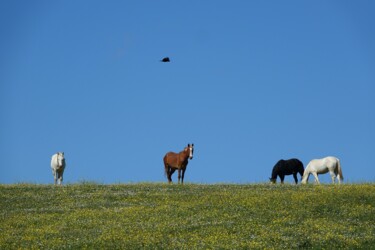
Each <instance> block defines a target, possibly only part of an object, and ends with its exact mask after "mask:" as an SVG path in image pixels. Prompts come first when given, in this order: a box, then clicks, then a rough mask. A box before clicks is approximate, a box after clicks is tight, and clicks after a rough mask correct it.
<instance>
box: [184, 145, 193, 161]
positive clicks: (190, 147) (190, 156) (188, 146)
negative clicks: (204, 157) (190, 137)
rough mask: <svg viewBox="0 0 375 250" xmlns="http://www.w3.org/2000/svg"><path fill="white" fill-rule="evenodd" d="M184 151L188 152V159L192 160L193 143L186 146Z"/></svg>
mask: <svg viewBox="0 0 375 250" xmlns="http://www.w3.org/2000/svg"><path fill="white" fill-rule="evenodd" d="M185 151H188V152H189V159H190V160H191V159H193V154H194V143H193V144H191V145H190V144H188V145H187V147H186V148H185Z"/></svg>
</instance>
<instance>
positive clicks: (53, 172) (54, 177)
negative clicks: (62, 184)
mask: <svg viewBox="0 0 375 250" xmlns="http://www.w3.org/2000/svg"><path fill="white" fill-rule="evenodd" d="M52 174H53V180H54V183H55V185H56V184H57V176H56V175H57V173H56V170H52Z"/></svg>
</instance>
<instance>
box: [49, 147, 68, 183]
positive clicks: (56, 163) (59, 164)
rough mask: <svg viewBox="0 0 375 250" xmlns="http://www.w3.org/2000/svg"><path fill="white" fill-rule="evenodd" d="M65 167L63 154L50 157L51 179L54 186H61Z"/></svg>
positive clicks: (59, 153) (58, 153)
mask: <svg viewBox="0 0 375 250" xmlns="http://www.w3.org/2000/svg"><path fill="white" fill-rule="evenodd" d="M65 165H66V164H65V157H64V152H57V153H56V154H54V155H52V159H51V168H52V174H53V178H54V179H55V185H56V184H60V185H61V184H62V181H63V174H64V169H65Z"/></svg>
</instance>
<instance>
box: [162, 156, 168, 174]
mask: <svg viewBox="0 0 375 250" xmlns="http://www.w3.org/2000/svg"><path fill="white" fill-rule="evenodd" d="M163 161H164V175H165V176H166V177H167V178H168V169H169V167H168V163H167V155H165V156H164V158H163Z"/></svg>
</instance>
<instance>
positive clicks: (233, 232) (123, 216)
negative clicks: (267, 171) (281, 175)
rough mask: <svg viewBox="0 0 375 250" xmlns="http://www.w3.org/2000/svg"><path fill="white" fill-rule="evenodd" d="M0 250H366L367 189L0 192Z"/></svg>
mask: <svg viewBox="0 0 375 250" xmlns="http://www.w3.org/2000/svg"><path fill="white" fill-rule="evenodd" d="M0 213H1V215H0V216H1V222H0V249H20V248H22V249H23V248H27V249H72V248H88V249H93V248H94V249H99V248H100V249H134V248H146V249H219V248H221V249H241V248H247V249H297V248H302V249H306V248H309V249H321V248H325V249H338V248H346V249H374V248H375V184H353V185H340V186H339V185H321V186H317V185H305V186H301V185H298V186H295V185H283V186H282V185H268V184H251V185H227V184H216V185H199V184H186V185H184V186H179V185H176V184H173V185H168V184H129V185H122V184H119V185H98V184H90V183H87V184H75V185H66V186H62V187H58V186H52V185H29V184H18V185H0Z"/></svg>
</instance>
